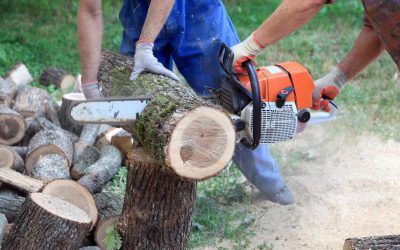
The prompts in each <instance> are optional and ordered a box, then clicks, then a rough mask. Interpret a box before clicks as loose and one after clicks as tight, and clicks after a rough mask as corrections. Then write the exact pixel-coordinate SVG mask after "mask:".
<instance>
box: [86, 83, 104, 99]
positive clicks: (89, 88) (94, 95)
mask: <svg viewBox="0 0 400 250" xmlns="http://www.w3.org/2000/svg"><path fill="white" fill-rule="evenodd" d="M82 92H83V95H84V96H85V98H86V99H87V100H91V99H100V98H104V96H103V94H102V93H101V92H100V89H99V83H98V82H91V83H84V84H82Z"/></svg>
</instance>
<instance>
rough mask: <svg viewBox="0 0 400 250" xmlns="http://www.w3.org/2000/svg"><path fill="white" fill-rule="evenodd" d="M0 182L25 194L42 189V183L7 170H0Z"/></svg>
mask: <svg viewBox="0 0 400 250" xmlns="http://www.w3.org/2000/svg"><path fill="white" fill-rule="evenodd" d="M0 182H3V183H6V184H9V185H10V186H13V187H16V188H18V189H19V190H21V191H24V192H27V193H32V192H39V191H40V190H42V188H43V187H44V182H43V181H41V180H37V179H34V178H31V177H29V176H26V175H23V174H20V173H18V172H16V171H14V170H12V169H9V168H0Z"/></svg>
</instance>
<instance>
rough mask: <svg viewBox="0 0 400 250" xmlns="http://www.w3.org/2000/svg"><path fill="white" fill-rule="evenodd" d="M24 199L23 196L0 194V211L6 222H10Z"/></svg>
mask: <svg viewBox="0 0 400 250" xmlns="http://www.w3.org/2000/svg"><path fill="white" fill-rule="evenodd" d="M24 201H25V198H24V197H23V196H19V195H12V194H0V213H2V214H4V215H5V216H6V218H7V220H8V222H10V223H12V222H13V221H14V220H15V217H16V216H17V214H18V211H19V210H20V208H21V206H22V204H23V203H24Z"/></svg>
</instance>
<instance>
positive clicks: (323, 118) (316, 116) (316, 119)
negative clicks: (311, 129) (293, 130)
mask: <svg viewBox="0 0 400 250" xmlns="http://www.w3.org/2000/svg"><path fill="white" fill-rule="evenodd" d="M329 107H330V108H331V111H330V112H323V111H318V112H311V118H310V120H309V121H308V122H307V125H315V124H320V123H324V122H330V121H333V120H335V119H336V116H337V113H338V107H337V106H336V104H335V103H334V102H332V101H329Z"/></svg>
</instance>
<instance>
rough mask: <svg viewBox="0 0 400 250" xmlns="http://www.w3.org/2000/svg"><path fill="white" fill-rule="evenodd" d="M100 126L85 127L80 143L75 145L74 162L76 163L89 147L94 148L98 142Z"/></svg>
mask: <svg viewBox="0 0 400 250" xmlns="http://www.w3.org/2000/svg"><path fill="white" fill-rule="evenodd" d="M99 128H100V125H99V124H86V125H84V126H83V129H82V132H81V135H80V136H79V141H78V142H76V143H75V144H74V149H75V150H74V157H73V162H76V161H77V160H78V159H79V157H80V156H81V155H82V153H83V151H84V150H85V149H86V148H87V147H92V146H93V145H94V143H95V142H96V137H97V134H98V132H99Z"/></svg>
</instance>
